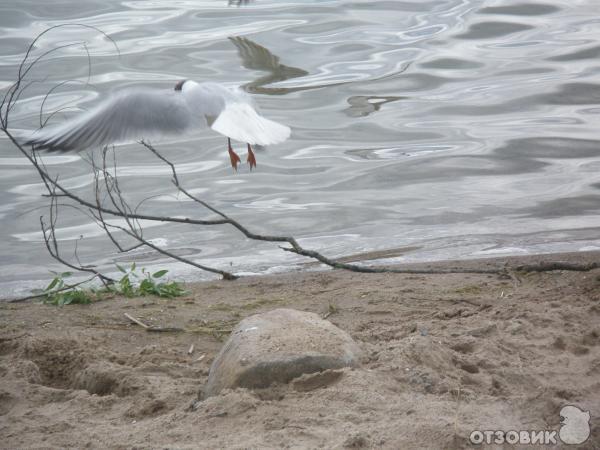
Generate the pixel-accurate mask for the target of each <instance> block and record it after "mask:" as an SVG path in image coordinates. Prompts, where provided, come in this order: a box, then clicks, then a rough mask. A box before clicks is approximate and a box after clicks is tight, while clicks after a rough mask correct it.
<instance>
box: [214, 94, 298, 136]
mask: <svg viewBox="0 0 600 450" xmlns="http://www.w3.org/2000/svg"><path fill="white" fill-rule="evenodd" d="M210 127H211V128H212V129H213V130H215V131H216V132H218V133H221V134H223V135H225V136H227V137H230V138H232V139H235V140H236V141H240V142H247V143H248V144H252V145H271V144H278V143H280V142H283V141H285V140H286V139H287V138H288V137H290V129H289V127H286V126H285V125H282V124H280V123H277V122H274V121H272V120H269V119H266V118H264V117H262V116H261V115H260V114H258V112H256V110H255V109H254V108H253V107H252V106H251V105H250V104H248V103H239V102H235V103H228V104H227V105H226V106H225V109H224V110H223V111H222V112H221V114H219V115H218V116H217V118H216V120H215V121H214V122H213V123H212V125H211V126H210Z"/></svg>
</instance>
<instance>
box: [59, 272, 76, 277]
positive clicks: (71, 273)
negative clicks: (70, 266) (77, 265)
mask: <svg viewBox="0 0 600 450" xmlns="http://www.w3.org/2000/svg"><path fill="white" fill-rule="evenodd" d="M71 275H73V272H63V273H61V274H60V276H61V277H62V278H68V277H70V276H71Z"/></svg>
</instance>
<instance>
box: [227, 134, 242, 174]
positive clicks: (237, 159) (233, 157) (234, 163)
mask: <svg viewBox="0 0 600 450" xmlns="http://www.w3.org/2000/svg"><path fill="white" fill-rule="evenodd" d="M227 150H228V151H229V159H230V160H231V167H233V168H234V169H235V170H236V172H237V165H238V164H239V163H241V162H242V160H241V159H240V157H239V155H238V154H237V153H236V152H234V151H233V149H232V148H231V139H229V138H227Z"/></svg>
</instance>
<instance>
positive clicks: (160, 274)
mask: <svg viewBox="0 0 600 450" xmlns="http://www.w3.org/2000/svg"><path fill="white" fill-rule="evenodd" d="M167 272H168V270H159V271H158V272H154V273H153V274H152V276H153V277H154V278H160V277H164V276H165V275H166V274H167Z"/></svg>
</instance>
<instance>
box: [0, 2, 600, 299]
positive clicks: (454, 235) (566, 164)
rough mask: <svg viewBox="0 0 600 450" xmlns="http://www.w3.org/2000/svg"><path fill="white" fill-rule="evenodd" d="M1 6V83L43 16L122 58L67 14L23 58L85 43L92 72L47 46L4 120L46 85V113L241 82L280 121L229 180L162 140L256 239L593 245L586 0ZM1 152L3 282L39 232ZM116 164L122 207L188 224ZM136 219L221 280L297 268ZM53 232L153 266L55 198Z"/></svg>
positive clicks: (216, 238) (73, 161)
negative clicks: (140, 91) (124, 90)
mask: <svg viewBox="0 0 600 450" xmlns="http://www.w3.org/2000/svg"><path fill="white" fill-rule="evenodd" d="M230 4H231V5H230ZM238 4H239V6H236V5H238ZM0 10H1V11H0V32H1V37H2V43H3V45H2V47H0V53H1V58H0V87H2V88H6V87H7V86H8V84H9V83H10V81H12V80H13V79H14V77H15V73H16V65H17V64H18V62H19V60H20V58H21V56H22V53H23V52H24V50H25V49H26V47H27V45H28V44H29V42H30V41H31V39H32V38H33V37H34V36H35V35H36V34H37V33H39V32H41V31H43V30H44V29H45V28H47V27H49V26H52V25H56V24H59V23H70V22H72V23H85V24H87V25H93V26H97V27H99V28H101V29H102V30H103V31H105V32H106V33H108V34H109V35H110V36H111V37H112V38H113V39H114V40H115V41H116V42H117V44H118V47H119V49H120V53H121V55H120V56H118V55H117V54H116V52H115V49H114V47H113V45H112V44H111V42H110V41H108V40H107V39H105V38H103V37H102V36H99V35H98V34H95V33H93V32H87V31H82V30H81V29H78V28H62V29H59V30H56V31H54V32H53V33H51V34H49V35H47V36H46V38H45V39H44V40H43V41H42V42H41V45H40V47H39V48H38V49H36V52H37V53H38V54H39V53H41V52H43V51H45V50H48V49H50V48H53V47H55V46H58V45H63V44H65V43H67V42H72V41H85V42H86V45H87V47H88V48H89V51H90V53H91V54H92V74H91V76H90V79H89V83H90V85H85V83H86V80H87V78H88V65H87V56H86V54H85V52H84V51H83V50H82V48H81V47H71V48H66V49H65V50H63V51H61V52H60V53H57V54H55V55H54V56H53V57H52V58H49V59H47V60H46V61H45V62H44V63H42V64H41V65H40V66H39V68H38V70H37V71H36V73H35V74H33V75H32V77H33V78H36V79H39V82H38V83H36V84H34V85H32V86H31V88H30V90H29V91H28V95H25V96H24V97H23V99H22V101H21V102H20V104H19V107H18V109H17V110H15V113H14V116H13V122H12V126H13V128H14V129H15V132H18V131H23V130H29V129H32V128H34V127H35V126H36V124H38V123H39V106H40V103H41V101H42V98H43V95H44V93H45V92H47V91H48V89H50V88H51V87H52V86H54V85H55V84H56V83H57V82H59V81H62V80H64V79H74V80H77V81H78V83H77V82H73V83H69V84H67V85H65V86H64V87H62V88H61V89H58V90H57V91H55V95H54V96H53V97H52V98H51V99H50V100H49V101H48V102H46V105H45V111H46V113H45V116H47V115H48V114H49V113H50V112H51V111H53V110H56V109H58V108H61V107H63V106H65V105H66V104H69V105H70V106H72V109H71V110H66V111H65V112H63V113H61V114H58V115H56V116H55V117H54V118H53V119H52V120H57V121H58V120H61V119H62V118H64V117H65V116H66V115H67V114H69V113H72V112H73V111H76V110H77V109H84V108H88V107H89V106H90V105H92V104H93V102H94V101H96V100H97V98H98V97H99V96H101V95H102V94H103V93H105V92H107V91H110V90H112V89H115V88H119V87H123V86H126V85H128V84H137V83H144V84H147V85H156V86H170V85H172V84H173V82H174V80H179V79H181V78H190V79H195V80H216V81H221V82H224V83H227V84H241V85H244V86H245V88H246V89H247V90H248V91H250V92H252V93H254V94H255V95H256V98H257V101H258V102H259V104H260V106H261V108H262V110H263V111H264V112H265V114H266V115H267V116H268V117H271V118H273V119H276V120H279V121H281V122H284V123H287V124H289V125H290V126H291V127H292V129H293V134H292V138H291V139H290V140H289V141H288V142H286V143H284V144H283V145H279V146H275V147H272V148H269V149H267V150H265V151H264V152H262V153H260V154H258V155H257V158H258V163H259V166H258V170H257V171H255V172H253V173H249V172H248V171H247V170H246V169H245V170H242V171H241V172H240V173H238V174H235V173H232V171H231V168H230V167H229V164H228V161H227V154H226V152H225V145H224V141H223V139H222V138H221V137H219V136H217V135H215V134H212V133H210V132H202V133H198V135H196V136H192V137H181V138H180V139H179V140H171V141H169V142H164V143H162V144H161V145H160V148H161V149H162V150H163V151H164V153H165V154H166V155H168V156H169V157H170V158H171V159H172V160H173V161H174V162H176V163H177V164H178V167H179V170H180V173H181V178H182V181H183V183H184V184H185V185H186V186H187V187H188V188H189V190H191V191H192V192H194V193H196V194H199V195H202V197H203V198H204V199H206V200H208V201H210V202H212V203H213V204H214V205H215V206H217V207H219V208H221V209H223V210H224V211H226V212H227V213H228V214H231V215H232V216H234V217H236V218H238V219H239V220H240V221H242V222H244V223H245V224H247V225H248V226H250V227H251V228H253V229H254V230H256V231H258V232H266V233H272V234H293V235H294V236H296V237H299V238H301V239H302V242H303V243H304V244H305V245H306V246H309V247H313V248H318V249H320V250H322V251H323V252H325V253H327V254H328V255H332V256H337V255H346V254H351V253H358V252H363V251H371V250H379V249H389V248H396V247H409V246H410V247H416V248H413V249H410V251H409V252H407V253H406V254H405V255H404V256H402V257H400V258H397V259H399V260H404V261H413V260H422V259H439V258H447V257H474V256H484V255H495V254H508V253H527V252H534V251H535V252H545V251H555V250H580V249H592V248H600V240H598V224H599V217H598V208H599V206H598V205H600V202H599V200H600V193H599V192H598V188H599V187H600V172H599V170H598V169H599V168H600V162H598V161H597V156H598V155H599V154H600V145H599V144H600V142H599V141H598V129H599V127H598V125H599V120H598V118H599V115H598V114H599V113H600V105H599V104H600V64H599V63H598V56H599V55H600V45H599V44H598V37H599V32H598V30H599V29H600V23H599V22H600V19H599V17H600V4H599V3H598V2H596V1H593V0H587V1H583V0H580V1H573V0H569V1H566V0H562V1H561V0H548V1H540V0H535V1H527V0H525V1H502V2H499V1H497V2H496V1H486V2H482V1H472V0H443V1H438V0H432V1H420V0H419V1H417V0H413V1H373V0H368V1H367V0H365V1H359V0H355V1H333V0H330V1H319V0H313V1H302V2H286V1H281V2H279V1H278V2H276V1H254V2H244V1H240V2H237V1H234V2H228V1H225V0H223V1H219V0H214V1H208V0H205V1H164V0H162V1H161V0H152V1H107V0H103V1H101V2H100V1H93V0H82V1H79V2H71V1H68V2H67V1H63V2H61V1H55V2H48V3H41V4H40V2H37V1H24V0H19V1H16V0H15V1H11V0H8V1H5V2H3V3H2V5H1V6H0ZM44 77H48V78H47V79H44ZM0 148H1V155H0V197H1V199H2V202H1V204H0V224H1V228H0V233H1V236H0V238H1V240H2V242H3V252H2V255H1V256H0V265H1V266H2V267H1V269H2V270H1V272H0V284H2V286H3V287H4V291H5V294H6V293H7V292H8V291H7V289H17V290H22V289H24V288H27V287H30V286H31V285H32V283H31V282H30V281H31V280H39V279H44V278H46V277H47V269H48V267H55V266H56V265H55V264H54V263H53V261H52V260H51V259H50V257H49V256H48V255H46V251H45V249H44V248H43V243H42V240H41V235H40V233H39V225H38V217H39V215H40V214H42V213H44V212H45V211H44V210H43V209H40V208H41V207H43V206H44V204H45V200H44V199H43V198H40V193H42V192H43V186H42V185H40V184H39V183H38V181H37V178H36V175H35V173H34V172H33V170H31V169H30V168H29V166H28V164H27V163H26V162H25V161H24V160H22V159H21V158H20V157H19V154H18V153H17V151H16V150H15V149H14V148H12V147H11V145H10V144H9V143H8V141H7V140H6V139H5V138H4V137H2V139H1V140H0ZM118 158H119V162H120V164H121V166H122V169H121V171H120V175H121V177H122V183H123V187H124V188H125V189H126V191H127V192H128V196H129V197H128V198H129V199H130V201H132V202H135V201H139V200H142V199H143V198H146V197H149V196H153V199H152V200H151V201H148V202H147V203H146V204H145V208H146V211H147V212H160V213H164V214H171V215H190V216H194V217H203V213H202V212H201V211H198V210H197V208H196V207H195V206H194V205H193V204H192V203H191V202H189V201H186V200H185V199H183V198H181V196H177V194H176V192H175V191H174V190H173V188H172V187H171V185H170V184H169V171H168V170H167V169H168V168H165V167H164V166H161V165H160V164H159V163H158V161H157V160H156V159H155V158H154V157H153V156H152V155H150V154H148V152H147V151H145V150H143V149H142V148H140V147H139V146H135V145H130V146H123V147H120V148H119V149H118ZM45 160H46V163H47V164H48V165H49V168H50V169H51V170H52V171H56V173H60V176H61V179H62V181H63V182H64V183H65V184H66V185H68V186H70V187H72V188H73V189H75V190H76V191H77V192H78V193H81V194H84V193H88V192H89V189H90V186H91V182H92V180H91V178H90V176H89V169H88V166H87V164H86V163H85V161H84V160H82V159H80V158H78V157H75V156H73V155H48V156H47V157H46V158H45ZM148 225H149V226H148V228H147V237H149V238H152V239H155V242H156V243H158V244H160V245H165V246H167V247H168V248H170V249H172V250H174V251H175V252H177V253H178V254H181V255H185V256H187V257H192V258H194V259H196V260H198V261H200V262H202V263H204V264H212V265H216V266H219V267H223V268H228V269H229V270H234V271H237V272H264V271H269V270H277V269H280V268H282V267H285V266H289V265H290V264H293V263H296V262H298V261H300V260H299V259H295V258H293V257H292V256H291V255H288V254H287V253H283V252H281V251H280V250H278V249H277V248H276V246H273V245H267V244H264V245H257V244H255V243H251V242H248V241H246V240H243V239H240V238H239V236H238V235H237V234H236V233H234V232H233V230H231V229H218V228H210V229H201V230H195V229H192V228H189V227H186V226H184V225H169V226H161V225H160V224H148ZM81 235H84V236H85V239H83V240H80V239H79V237H80V236H81ZM59 237H60V239H61V242H62V244H63V245H64V248H65V254H66V255H69V254H71V253H72V252H73V248H74V247H73V246H74V243H75V242H76V241H77V247H78V254H79V256H80V258H81V259H82V260H84V261H86V262H93V263H95V264H98V265H100V266H104V265H112V263H113V262H114V261H121V262H123V261H129V260H132V259H136V260H139V261H142V262H143V263H144V264H145V265H152V264H158V265H161V266H165V265H166V264H165V263H164V262H162V257H161V256H160V255H158V254H156V253H155V252H153V251H149V250H139V251H137V252H134V253H133V254H132V255H117V254H114V253H113V252H112V251H111V250H110V247H109V246H108V244H107V243H106V241H105V240H104V239H103V238H102V235H101V233H99V232H98V230H97V229H95V228H94V227H93V226H92V225H91V224H90V223H89V220H88V219H87V218H86V217H85V216H84V215H82V214H77V213H75V212H73V211H67V210H65V211H64V212H63V214H62V216H61V220H60V224H59ZM173 268H174V269H175V270H176V271H177V272H178V273H180V274H183V275H186V274H187V275H188V276H196V277H198V276H202V275H201V274H191V273H189V271H188V270H187V269H185V268H182V267H173ZM35 283H36V282H35V281H34V282H33V284H35Z"/></svg>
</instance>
